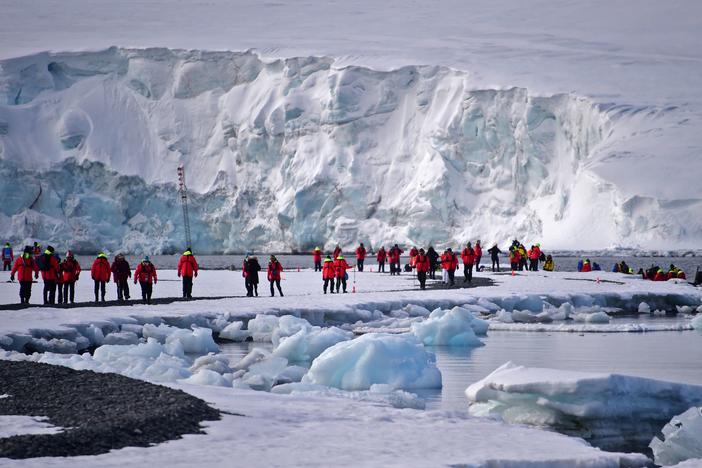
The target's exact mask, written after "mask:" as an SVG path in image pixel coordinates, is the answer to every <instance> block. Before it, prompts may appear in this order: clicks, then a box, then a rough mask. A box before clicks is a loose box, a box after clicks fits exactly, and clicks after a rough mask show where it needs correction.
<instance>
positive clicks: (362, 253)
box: [356, 242, 366, 271]
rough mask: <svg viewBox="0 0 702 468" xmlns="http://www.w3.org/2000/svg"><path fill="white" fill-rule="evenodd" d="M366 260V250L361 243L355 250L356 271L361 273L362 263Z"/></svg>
mask: <svg viewBox="0 0 702 468" xmlns="http://www.w3.org/2000/svg"><path fill="white" fill-rule="evenodd" d="M365 259H366V248H365V247H364V246H363V242H361V245H359V246H358V248H357V249H356V268H358V271H363V261H364V260H365Z"/></svg>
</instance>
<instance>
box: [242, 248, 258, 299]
mask: <svg viewBox="0 0 702 468" xmlns="http://www.w3.org/2000/svg"><path fill="white" fill-rule="evenodd" d="M244 265H245V268H246V271H245V273H246V296H247V297H253V296H258V272H259V271H261V265H260V264H259V263H258V258H256V256H255V255H252V256H250V257H247V258H246V262H245V263H244Z"/></svg>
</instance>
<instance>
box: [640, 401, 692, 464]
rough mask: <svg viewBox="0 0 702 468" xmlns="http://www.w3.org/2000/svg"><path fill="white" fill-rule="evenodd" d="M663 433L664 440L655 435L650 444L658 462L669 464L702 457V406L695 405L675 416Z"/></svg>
mask: <svg viewBox="0 0 702 468" xmlns="http://www.w3.org/2000/svg"><path fill="white" fill-rule="evenodd" d="M661 433H662V434H663V440H661V439H659V438H658V437H654V438H653V440H652V441H651V444H650V445H649V447H651V450H653V456H654V460H655V462H656V463H657V464H659V465H664V466H667V465H675V464H677V463H680V462H683V461H686V460H690V459H702V408H699V407H693V408H690V409H688V410H687V411H685V412H684V413H682V414H679V415H677V416H674V417H673V418H672V419H671V420H670V422H669V423H668V424H666V425H665V426H664V427H663V429H662V430H661ZM698 461H699V460H698Z"/></svg>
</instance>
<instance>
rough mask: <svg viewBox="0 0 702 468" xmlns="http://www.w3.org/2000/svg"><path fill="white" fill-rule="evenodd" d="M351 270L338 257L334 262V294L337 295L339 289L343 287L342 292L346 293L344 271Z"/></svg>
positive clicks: (344, 261) (342, 259)
mask: <svg viewBox="0 0 702 468" xmlns="http://www.w3.org/2000/svg"><path fill="white" fill-rule="evenodd" d="M349 268H351V265H349V264H348V263H347V262H346V259H344V257H342V256H341V255H339V256H338V257H336V260H334V276H336V292H337V294H338V293H339V288H340V287H341V286H342V285H343V288H344V292H346V270H348V269H349Z"/></svg>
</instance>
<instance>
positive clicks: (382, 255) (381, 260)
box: [375, 246, 388, 273]
mask: <svg viewBox="0 0 702 468" xmlns="http://www.w3.org/2000/svg"><path fill="white" fill-rule="evenodd" d="M387 257H388V253H387V252H386V251H385V247H383V246H381V247H380V249H379V250H378V254H377V255H376V256H375V258H376V260H378V272H379V273H380V272H382V273H385V259H386V258H387Z"/></svg>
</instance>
